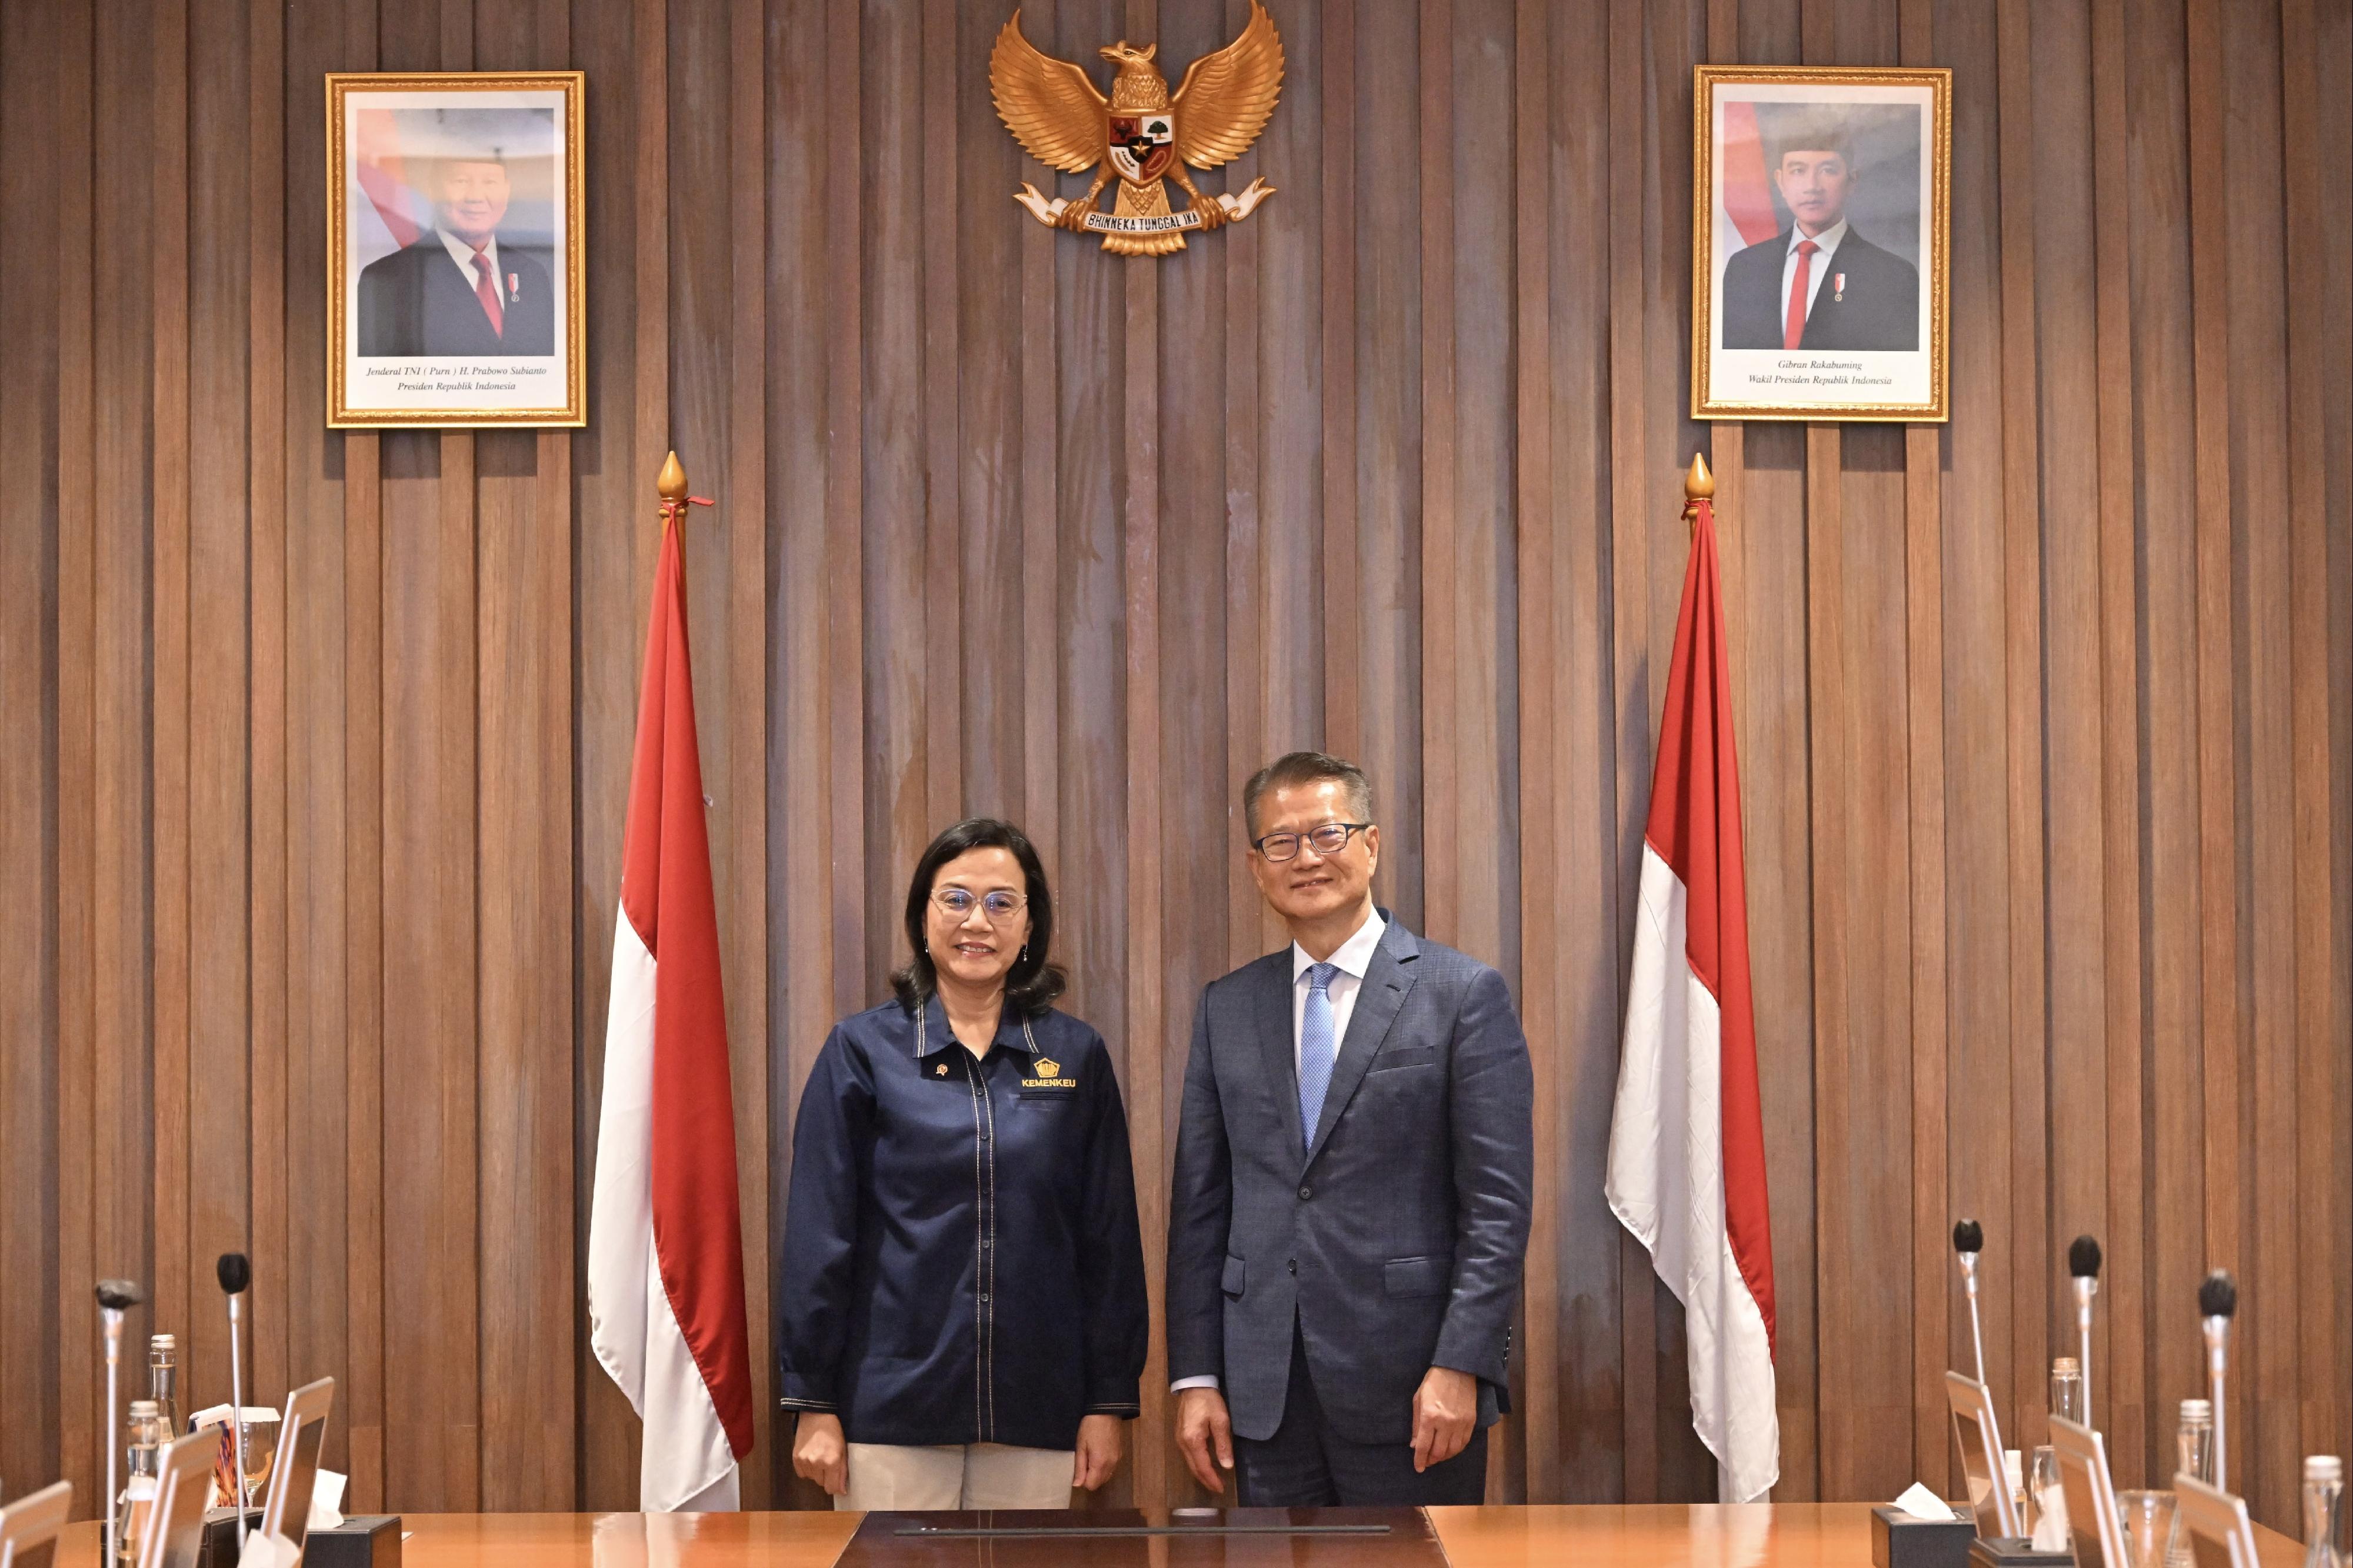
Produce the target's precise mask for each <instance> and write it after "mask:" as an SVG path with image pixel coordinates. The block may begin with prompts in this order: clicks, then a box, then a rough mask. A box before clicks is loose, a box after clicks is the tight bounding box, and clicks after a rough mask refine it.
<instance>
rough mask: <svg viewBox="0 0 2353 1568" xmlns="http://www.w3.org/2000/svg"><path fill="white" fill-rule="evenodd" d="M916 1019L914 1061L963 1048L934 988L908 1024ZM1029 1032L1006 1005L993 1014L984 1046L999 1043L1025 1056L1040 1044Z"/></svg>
mask: <svg viewBox="0 0 2353 1568" xmlns="http://www.w3.org/2000/svg"><path fill="white" fill-rule="evenodd" d="M917 1019H920V1020H922V1023H923V1030H922V1032H921V1033H920V1034H917V1035H916V1036H915V1040H914V1050H915V1059H916V1060H917V1061H922V1060H923V1059H924V1058H926V1057H935V1056H938V1055H939V1054H940V1053H942V1052H943V1051H951V1050H955V1051H960V1050H963V1049H964V1048H965V1047H964V1042H963V1041H961V1040H959V1039H957V1038H956V1037H955V1029H954V1027H952V1026H950V1025H949V1023H948V1010H947V1008H945V1007H944V1006H943V1005H941V1003H940V999H939V995H938V994H937V993H936V992H935V993H934V994H932V995H930V996H927V997H925V998H924V999H923V1005H922V1006H921V1007H919V1008H917V1009H916V1011H915V1014H914V1016H913V1017H912V1018H910V1019H909V1020H908V1022H909V1023H911V1024H912V1023H913V1022H915V1021H916V1020H917ZM1031 1033H1032V1031H1030V1030H1028V1029H1025V1028H1023V1027H1022V1026H1021V1016H1020V1015H1019V1014H1018V1013H1016V1012H1015V1011H1014V1010H1013V1009H1012V1008H1010V1007H1008V1008H1006V1009H1005V1010H1004V1011H1003V1012H1002V1013H1000V1014H998V1015H997V1037H996V1038H995V1039H994V1040H991V1041H990V1042H989V1047H988V1048H989V1049H990V1050H995V1049H997V1047H1000V1046H1001V1047H1004V1048H1005V1049H1007V1050H1008V1051H1018V1052H1020V1053H1021V1054H1022V1055H1023V1056H1025V1057H1034V1056H1038V1055H1040V1054H1042V1047H1035V1046H1033V1044H1032V1041H1031V1038H1030V1036H1031Z"/></svg>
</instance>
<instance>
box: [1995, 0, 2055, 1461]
mask: <svg viewBox="0 0 2353 1568" xmlns="http://www.w3.org/2000/svg"><path fill="white" fill-rule="evenodd" d="M2030 14H2031V13H2030V7H2029V6H2028V5H2026V4H2024V0H2003V4H2001V5H2000V8H1999V10H1998V13H1997V16H1996V18H1995V71H1996V104H1997V107H1996V147H1995V151H1994V154H1993V158H1992V160H1991V161H1992V163H1993V166H1994V168H1995V169H1996V171H1997V176H1996V180H1997V184H1998V186H1999V188H2000V247H2001V248H2000V257H1999V261H1998V268H1999V273H2000V287H1999V290H1998V296H1997V297H1998V299H1999V301H2000V331H2001V343H2000V361H1999V363H2000V389H2001V390H2000V439H2001V513H2000V516H2001V520H2002V535H2003V536H2002V542H2001V549H2002V554H2001V562H2002V616H2003V626H2002V632H2003V647H2004V659H2005V664H2006V670H2005V679H2004V680H2003V690H2004V692H2005V694H2006V698H2007V701H2006V705H2005V712H2004V714H2003V721H2004V738H2005V741H2006V742H2007V744H2006V758H2007V763H2008V776H2007V780H2006V783H2007V795H2008V810H2007V816H2008V819H2009V880H2010V885H2009V889H2008V893H2007V897H2006V899H2005V905H2006V908H2007V912H2008V919H2009V942H2010V954H2009V971H2010V1030H2009V1037H2010V1129H2011V1145H2010V1160H2011V1177H2012V1180H2013V1182H2014V1183H2015V1184H2016V1185H2015V1186H2014V1187H2013V1189H2012V1194H2011V1204H2010V1227H2011V1228H2012V1229H2013V1231H2014V1233H2015V1235H2016V1237H2017V1247H2016V1254H2015V1256H2016V1258H2017V1259H2018V1264H2019V1267H2018V1268H2017V1269H2016V1271H2015V1272H2014V1273H2013V1274H2012V1275H2011V1285H2012V1289H2013V1290H2014V1291H2015V1305H2014V1306H2013V1308H2012V1311H2011V1324H2012V1329H2011V1331H2012V1333H2013V1334H2014V1335H2015V1338H2014V1340H2013V1341H2012V1352H2011V1363H2010V1364H2011V1365H2012V1367H2013V1368H2014V1369H2015V1373H2014V1375H2015V1377H2016V1379H2017V1384H2016V1393H2015V1394H2014V1395H2013V1399H2014V1401H2015V1404H2014V1408H2015V1409H2016V1411H2017V1412H2018V1414H2017V1415H2016V1416H2015V1417H2014V1418H2013V1425H2012V1426H2010V1427H2008V1428H2005V1436H2008V1437H2009V1438H2010V1440H2011V1441H2012V1442H2016V1443H2040V1442H2042V1441H2044V1440H2046V1437H2047V1431H2046V1429H2045V1427H2044V1426H2043V1423H2042V1420H2041V1419H2038V1418H2037V1417H2036V1415H2035V1414H2034V1412H2035V1410H2036V1406H2037V1403H2038V1401H2037V1399H2036V1395H2037V1394H2041V1393H2042V1391H2043V1390H2044V1389H2045V1388H2047V1387H2048V1386H2049V1385H2048V1384H2047V1383H2046V1382H2045V1381H2044V1369H2045V1368H2046V1367H2047V1366H2048V1364H2049V1359H2050V1357H2049V1350H2048V1347H2049V1342H2050V1333H2049V1330H2050V1321H2051V1315H2050V1313H2049V1312H2048V1311H2047V1310H2042V1303H2043V1302H2044V1301H2045V1300H2048V1299H2049V1290H2050V1287H2049V1283H2048V1281H2049V1279H2050V1278H2051V1275H2052V1261H2051V1260H2052V1257H2053V1256H2054V1255H2053V1253H2052V1248H2051V1245H2050V1235H2049V1231H2050V1204H2049V1200H2048V1196H2047V1191H2048V1180H2047V1178H2048V1171H2047V1168H2046V1160H2047V1153H2046V1151H2047V1149H2048V1146H2049V1142H2050V1131H2049V1128H2048V1110H2047V1108H2046V1105H2045V1088H2046V1085H2045V1075H2046V1063H2047V1061H2048V1058H2049V1055H2050V1050H2051V1040H2050V1031H2049V1025H2048V1019H2047V1016H2046V1014H2045V991H2046V984H2045V977H2044V973H2043V951H2044V942H2045V931H2044V921H2043V886H2044V877H2045V865H2044V838H2043V800H2042V792H2043V789H2044V776H2043V774H2044V765H2045V764H2044V752H2043V736H2042V701H2043V691H2042V687H2043V679H2042V668H2043V666H2042V635H2041V631H2042V615H2043V605H2042V567H2041V562H2042V530H2041V521H2042V496H2041V493H2040V490H2039V489H2038V472H2037V471H2038V468H2039V460H2038V457H2037V453H2036V448H2035V420H2036V412H2037V409H2036V395H2037V386H2036V374H2035V342H2036V332H2035V319H2034V222H2033V216H2034V205H2033V190H2034V184H2033V182H2034V163H2033V127H2032V117H2031V105H2032V102H2033V83H2032V81H2031V79H2030V76H2029V72H2030V69H2031V59H2032V57H2031V52H2030V49H2031V43H2030V40H2029V38H2028V37H2027V26H2028V17H2029V16H2030ZM1988 657H1989V658H1990V655H1989V656H1988Z"/></svg>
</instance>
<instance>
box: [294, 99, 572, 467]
mask: <svg viewBox="0 0 2353 1568" xmlns="http://www.w3.org/2000/svg"><path fill="white" fill-rule="evenodd" d="M586 100H587V78H586V74H585V73H583V72H580V71H457V72H450V71H443V72H426V73H401V74H396V73H388V72H367V73H356V72H339V73H333V74H330V75H329V76H328V77H327V94H326V112H327V170H326V173H327V424H328V426H329V427H330V428H335V429H385V428H415V427H420V426H421V427H434V426H442V427H459V428H474V427H483V426H582V425H586V423H587V422H588V406H587V375H586V363H585V362H586V352H585V351H586V332H585V327H586V320H587V316H586V277H585V274H586V256H587V237H586V227H585V220H586V190H587V184H586V167H585V164H586V155H587V142H586V129H585V119H584V114H585V109H586ZM469 268H470V269H471V270H469Z"/></svg>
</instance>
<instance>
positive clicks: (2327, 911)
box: [2280, 0, 2353, 1453]
mask: <svg viewBox="0 0 2353 1568" xmlns="http://www.w3.org/2000/svg"><path fill="white" fill-rule="evenodd" d="M2342 30H2343V29H2342V28H2341V27H2340V29H2339V31H2340V33H2341V32H2342ZM2319 33H2320V27H2319V22H2318V18H2317V16H2316V14H2315V7H2314V6H2313V5H2312V4H2311V3H2310V0H2284V4H2283V5H2281V7H2280V63H2281V103H2282V110H2283V113H2282V142H2283V143H2284V147H2285V148H2287V149H2290V150H2294V149H2299V148H2305V149H2318V148H2320V147H2322V146H2323V145H2326V144H2327V143H2326V142H2324V135H2325V133H2324V132H2323V131H2322V129H2321V126H2322V118H2323V111H2322V108H2321V104H2322V102H2323V100H2322V99H2321V96H2320V95H2321V93H2322V91H2323V88H2322V85H2321V71H2320V68H2319V64H2318V59H2317V56H2318V53H2319V46H2318V38H2319ZM2343 54H2344V51H2343V50H2341V49H2340V50H2339V51H2338V55H2339V65H2340V67H2341V66H2342V65H2343V63H2344V62H2343V58H2342V56H2343ZM2335 118H2336V119H2337V121H2340V125H2339V126H2338V127H2335V128H2337V129H2341V122H2342V121H2343V120H2344V116H2343V115H2342V113H2341V111H2340V112H2339V113H2338V114H2337V116H2336V117H2335ZM2324 168H2325V160H2324V159H2322V158H2320V157H2317V156H2313V155H2306V156H2302V157H2298V156H2296V155H2295V153H2294V152H2293V151H2291V152H2290V153H2289V155H2288V157H2287V158H2286V160H2285V185H2286V191H2285V197H2286V216H2285V239H2286V250H2287V270H2288V289H2287V295H2286V298H2287V300H2288V315H2289V322H2290V325H2289V331H2288V334H2287V374H2286V378H2285V380H2286V392H2287V404H2288V408H2289V410H2290V414H2289V420H2288V427H2287V442H2288V453H2287V459H2288V461H2287V468H2288V473H2287V484H2288V510H2289V517H2290V522H2289V526H2290V530H2291V532H2292V536H2293V537H2292V542H2291V544H2290V552H2291V560H2292V567H2291V570H2292V574H2293V583H2294V587H2293V590H2292V594H2291V600H2292V608H2291V616H2292V621H2293V637H2294V641H2295V646H2296V647H2298V648H2300V649H2303V648H2308V649H2314V650H2323V649H2326V650H2327V651H2328V655H2329V657H2327V658H2313V657H2307V658H2297V659H2296V660H2295V668H2294V673H2293V677H2292V681H2293V690H2292V693H2291V699H2290V700H2291V704H2292V717H2291V721H2292V726H2293V731H2294V736H2295V784H2294V789H2295V808H2294V809H2295V911H2296V918H2295V1037H2296V1039H2297V1041H2298V1044H2299V1050H2298V1061H2297V1074H2296V1076H2297V1087H2296V1090H2295V1100H2296V1102H2297V1104H2298V1105H2299V1107H2300V1108H2301V1114H2300V1115H2299V1116H2298V1118H2297V1124H2296V1171H2297V1194H2296V1195H2297V1205H2296V1206H2297V1217H2298V1222H2299V1245H2298V1246H2297V1247H2296V1253H2297V1258H2298V1260H2299V1265H2300V1267H2299V1268H2298V1275H2299V1278H2298V1279H2297V1295H2298V1299H2299V1302H2300V1310H2299V1312H2298V1340H2299V1346H2298V1354H2299V1357H2300V1359H2301V1361H2302V1363H2303V1364H2304V1365H2305V1366H2306V1367H2307V1368H2312V1369H2318V1368H2322V1367H2342V1366H2343V1365H2345V1364H2346V1350H2345V1342H2346V1338H2347V1332H2348V1331H2347V1329H2346V1326H2345V1319H2346V1317H2347V1316H2348V1307H2353V1300H2348V1293H2347V1291H2346V1289H2345V1286H2344V1284H2343V1280H2344V1277H2345V1274H2346V1268H2347V1264H2346V1260H2344V1259H2342V1258H2336V1257H2334V1256H2333V1254H2334V1253H2335V1252H2337V1250H2339V1249H2337V1248H2332V1247H2329V1246H2328V1244H2327V1238H2328V1237H2332V1236H2336V1235H2341V1234H2342V1233H2343V1224H2344V1216H2345V1215H2347V1214H2348V1212H2353V1209H2348V1205H2353V1182H2348V1181H2347V1180H2346V1179H2345V1178H2344V1176H2343V1174H2342V1173H2340V1171H2339V1170H2338V1169H2337V1159H2336V1158H2335V1157H2334V1155H2335V1150H2333V1149H2332V1147H2331V1137H2330V1130H2329V1125H2328V1121H2327V1116H2326V1114H2325V1112H2324V1111H2323V1110H2322V1109H2321V1108H2323V1107H2326V1106H2327V1105H2329V1104H2330V1103H2331V1101H2332V1090H2333V1089H2334V1088H2335V1084H2334V1083H2333V1082H2332V1078H2333V1077H2334V1076H2336V1075H2337V1074H2338V1073H2341V1071H2342V1068H2341V1065H2340V1064H2341V1062H2342V1059H2343V1058H2344V1057H2345V1056H2346V1055H2347V1054H2348V1052H2347V1051H2346V1050H2345V1047H2344V1037H2345V1028H2346V1024H2347V1017H2346V1015H2345V1011H2344V1007H2343V1001H2342V995H2341V992H2342V987H2343V984H2344V982H2343V981H2342V979H2341V975H2342V973H2343V969H2344V964H2343V963H2342V962H2341V956H2340V954H2341V950H2342V944H2343V941H2344V932H2345V923H2344V919H2343V915H2344V911H2343V910H2340V909H2337V908H2336V907H2334V902H2333V899H2332V893H2333V891H2334V889H2333V888H2332V882H2333V881H2334V880H2335V879H2337V877H2339V876H2340V875H2341V874H2342V870H2343V865H2344V858H2345V857H2344V855H2343V853H2342V851H2341V849H2339V850H2337V851H2336V852H2332V848H2331V844H2330V826H2331V818H2332V815H2333V807H2334V805H2335V804H2336V803H2335V802H2333V801H2332V800H2331V799H2330V788H2329V770H2330V761H2331V758H2332V755H2333V754H2334V752H2335V751H2336V748H2335V746H2334V745H2333V743H2332V742H2333V736H2332V733H2331V723H2332V715H2331V709H2332V693H2331V690H2330V686H2331V679H2332V677H2333V676H2334V674H2335V673H2336V668H2337V658H2335V657H2334V654H2335V647H2333V646H2332V645H2333V644H2336V645H2341V642H2342V638H2341V637H2338V636H2337V635H2335V633H2334V632H2333V630H2332V626H2331V623H2330V609H2331V605H2330V595H2331V590H2330V587H2329V584H2330V581H2331V576H2330V573H2329V570H2328V568H2329V564H2330V562H2329V553H2330V531H2331V524H2332V523H2333V522H2334V521H2336V517H2335V515H2333V514H2332V511H2331V509H2330V506H2329V496H2330V490H2331V481H2332V479H2337V481H2338V482H2339V483H2341V481H2342V476H2341V475H2332V474H2331V472H2330V466H2329V446H2330V443H2329V435H2330V432H2329V430H2328V428H2327V425H2326V424H2325V423H2324V417H2323V415H2322V412H2321V411H2322V410H2323V409H2324V408H2325V407H2327V400H2326V397H2325V395H2324V391H2323V383H2324V380H2325V376H2324V370H2323V367H2324V366H2325V365H2326V364H2327V363H2331V356H2332V354H2333V355H2335V356H2336V363H2342V356H2343V353H2344V352H2345V350H2346V348H2347V346H2348V345H2347V344H2346V342H2344V341H2342V338H2341V333H2342V331H2343V329H2344V327H2345V324H2346V323H2345V321H2344V318H2343V315H2342V313H2341V306H2342V302H2343V300H2344V299H2345V295H2346V290H2345V289H2344V286H2343V285H2342V283H2341V282H2338V283H2337V284H2336V286H2335V289H2334V294H2335V299H2334V300H2332V299H2331V293H2330V285H2329V282H2328V280H2327V277H2326V273H2325V268H2324V267H2323V263H2322V258H2323V257H2325V256H2326V255H2327V253H2328V252H2327V246H2328V243H2329V239H2330V234H2329V232H2328V230H2329V227H2330V226H2329V225H2328V224H2327V222H2326V221H2325V219H2324V218H2323V216H2322V215H2323V213H2324V212H2325V211H2326V210H2327V209H2326V205H2325V202H2324V198H2323V185H2324V182H2325V180H2326V175H2325V174H2324V172H2323V171H2324ZM2335 226H2336V227H2337V229H2339V230H2341V229H2342V228H2343V226H2344V225H2343V224H2342V222H2341V221H2340V222H2338V223H2337V225H2335ZM2332 303H2336V304H2337V305H2338V306H2339V307H2340V313H2339V315H2338V318H2337V321H2335V322H2334V323H2332V322H2330V321H2329V318H2328V309H2329V306H2330V305H2331V304H2332ZM2332 326H2333V327H2334V328H2335V329H2336V330H2335V331H2332V330H2331V328H2332ZM2340 511H2341V509H2340ZM2339 549H2340V551H2341V549H2342V544H2341V542H2340V544H2339ZM2338 581H2339V582H2340V583H2341V581H2342V579H2341V576H2340V578H2339V579H2338ZM2340 593H2341V590H2340ZM2334 708H2335V710H2336V714H2337V723H2339V724H2341V723H2342V722H2343V719H2342V714H2343V710H2344V703H2343V701H2342V700H2341V697H2339V698H2338V699H2337V700H2336V701H2335V702H2334ZM2338 1141H2339V1142H2342V1135H2341V1134H2340V1135H2339V1140H2338ZM2340 1381H2342V1380H2340ZM2348 1398H2353V1390H2348V1389H2339V1390H2337V1391H2335V1392H2321V1393H2314V1394H2307V1395H2306V1398H2305V1400H2304V1407H2303V1410H2302V1411H2301V1413H2300V1415H2301V1419H2300V1421H2299V1427H2298V1436H2299V1437H2300V1439H2301V1441H2302V1444H2303V1450H2304V1451H2305V1452H2307V1453H2316V1452H2333V1451H2334V1450H2332V1449H2330V1448H2329V1447H2328V1443H2329V1442H2330V1441H2332V1440H2336V1441H2341V1440H2342V1439H2343V1437H2344V1436H2345V1435H2346V1434H2347V1433H2348V1430H2353V1409H2348V1405H2347V1401H2348Z"/></svg>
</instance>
